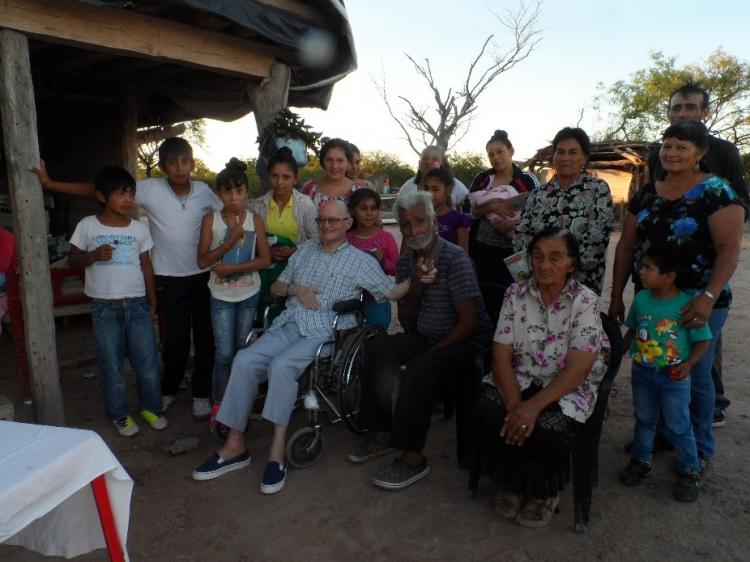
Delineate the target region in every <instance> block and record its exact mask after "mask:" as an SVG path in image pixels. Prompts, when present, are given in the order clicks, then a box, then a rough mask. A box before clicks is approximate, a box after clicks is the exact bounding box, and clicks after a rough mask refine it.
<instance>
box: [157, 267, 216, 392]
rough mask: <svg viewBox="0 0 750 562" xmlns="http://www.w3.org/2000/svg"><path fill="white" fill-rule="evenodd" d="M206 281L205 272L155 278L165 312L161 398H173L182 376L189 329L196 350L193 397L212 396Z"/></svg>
mask: <svg viewBox="0 0 750 562" xmlns="http://www.w3.org/2000/svg"><path fill="white" fill-rule="evenodd" d="M208 277H209V273H208V272H206V273H199V274H197V275H190V276H188V277H170V276H165V275H160V276H158V277H157V282H158V284H159V286H160V287H161V289H162V291H163V293H162V294H163V296H164V300H165V301H166V308H167V337H166V341H165V342H164V384H162V393H163V394H172V395H173V394H176V393H177V390H178V389H179V386H180V383H181V382H182V379H183V377H184V376H185V366H186V364H187V360H188V355H189V354H190V329H191V327H192V332H193V345H194V346H195V372H194V373H193V381H192V393H193V397H194V398H207V397H208V396H210V394H211V374H212V371H213V368H214V335H213V330H212V329H211V293H210V292H209V290H208Z"/></svg>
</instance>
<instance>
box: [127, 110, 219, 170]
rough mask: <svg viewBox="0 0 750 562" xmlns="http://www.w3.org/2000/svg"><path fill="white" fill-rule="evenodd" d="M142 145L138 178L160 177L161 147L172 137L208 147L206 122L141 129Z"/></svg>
mask: <svg viewBox="0 0 750 562" xmlns="http://www.w3.org/2000/svg"><path fill="white" fill-rule="evenodd" d="M138 135H139V137H141V143H140V145H139V146H138V177H139V178H150V177H159V176H160V173H159V167H158V165H159V145H160V144H161V143H162V141H163V140H164V139H166V138H167V137H171V136H181V137H185V138H186V139H187V140H188V142H190V144H192V145H193V146H194V147H195V146H200V147H204V146H205V145H206V122H205V120H203V119H196V120H194V121H186V122H184V123H176V124H174V125H169V126H164V127H153V128H149V129H139V130H138Z"/></svg>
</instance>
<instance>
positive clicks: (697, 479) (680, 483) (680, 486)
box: [674, 470, 701, 502]
mask: <svg viewBox="0 0 750 562" xmlns="http://www.w3.org/2000/svg"><path fill="white" fill-rule="evenodd" d="M700 487H701V475H700V473H699V472H697V471H695V470H685V471H683V472H681V473H680V475H679V476H678V477H677V482H675V485H674V497H675V499H678V500H680V501H681V502H694V501H695V500H697V499H698V494H699V493H700Z"/></svg>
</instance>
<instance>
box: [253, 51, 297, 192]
mask: <svg viewBox="0 0 750 562" xmlns="http://www.w3.org/2000/svg"><path fill="white" fill-rule="evenodd" d="M291 77H292V73H291V71H290V70H289V67H288V66H286V65H283V64H281V63H278V62H277V63H274V64H272V65H271V70H270V72H269V77H268V78H266V79H264V80H263V81H262V82H261V83H260V86H258V87H256V88H254V89H253V90H252V91H251V92H250V99H252V100H253V116H254V117H255V125H256V127H257V128H258V135H259V136H260V135H261V134H262V133H263V129H265V128H266V126H267V125H268V124H269V123H271V122H272V121H273V120H274V117H276V114H277V113H278V112H279V111H281V110H282V109H285V108H286V106H287V103H288V102H289V82H290V81H291ZM261 156H263V157H264V158H268V155H261ZM264 175H265V174H264V173H261V177H263V176H264ZM263 184H264V185H263V188H262V189H263V191H266V190H268V189H269V185H268V180H267V178H264V181H263Z"/></svg>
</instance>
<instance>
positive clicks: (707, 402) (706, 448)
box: [690, 308, 729, 459]
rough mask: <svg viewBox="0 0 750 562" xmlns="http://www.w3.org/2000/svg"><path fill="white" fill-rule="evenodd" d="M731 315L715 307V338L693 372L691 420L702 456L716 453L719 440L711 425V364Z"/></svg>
mask: <svg viewBox="0 0 750 562" xmlns="http://www.w3.org/2000/svg"><path fill="white" fill-rule="evenodd" d="M727 316H729V308H714V309H713V311H712V312H711V316H709V317H708V326H709V328H711V334H712V335H713V338H712V339H711V343H710V345H709V347H708V350H707V351H706V353H705V354H704V355H703V357H701V358H700V360H699V361H698V362H697V363H696V364H695V366H694V367H693V369H692V370H691V371H690V419H691V421H692V422H693V432H694V433H695V443H696V445H697V446H698V456H700V457H701V458H703V459H710V458H711V457H713V456H714V452H715V450H716V443H715V441H714V434H713V429H712V427H711V424H712V423H713V420H714V406H715V402H716V392H715V390H714V381H713V380H712V379H711V365H713V362H714V349H715V348H716V341H717V338H718V337H719V335H720V334H721V329H722V328H723V327H724V323H725V322H726V321H727Z"/></svg>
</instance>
